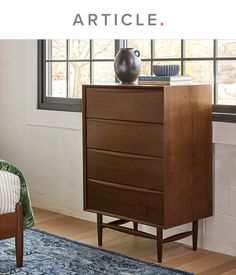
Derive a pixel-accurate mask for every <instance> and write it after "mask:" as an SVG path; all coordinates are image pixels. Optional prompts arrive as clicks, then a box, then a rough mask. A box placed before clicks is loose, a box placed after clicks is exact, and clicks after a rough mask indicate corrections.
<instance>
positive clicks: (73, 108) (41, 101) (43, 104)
mask: <svg viewBox="0 0 236 275" xmlns="http://www.w3.org/2000/svg"><path fill="white" fill-rule="evenodd" d="M91 41H92V40H90V43H91ZM154 43H155V41H154V40H151V43H150V47H151V48H150V53H151V54H150V58H144V59H142V61H144V62H145V61H149V62H150V66H151V73H152V66H153V63H154V62H158V61H163V62H164V61H179V62H180V63H181V73H182V74H184V73H185V67H184V62H185V61H212V62H213V85H214V104H213V105H212V119H213V120H214V121H223V122H232V123H236V105H219V104H216V97H217V90H216V89H217V85H216V84H217V83H216V75H217V62H218V61H227V60H229V61H230V60H236V57H218V56H217V40H213V56H212V57H202V58H201V57H196V58H195V57H185V56H184V48H185V40H183V39H181V40H180V43H181V56H180V58H155V55H154V48H155V44H154ZM127 44H128V40H115V52H116V51H117V50H118V49H119V47H121V46H124V47H126V45H127ZM91 45H92V44H91ZM91 45H90V49H91V48H92V47H91ZM99 61H107V60H106V59H104V60H102V59H101V60H99ZM89 62H91V57H90V60H89ZM90 67H91V66H90ZM90 82H92V74H91V72H90ZM115 82H117V80H115ZM38 109H44V110H55V111H70V112H81V111H82V99H76V98H59V97H47V96H46V40H38Z"/></svg>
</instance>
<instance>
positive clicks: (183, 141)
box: [83, 85, 212, 261]
mask: <svg viewBox="0 0 236 275" xmlns="http://www.w3.org/2000/svg"><path fill="white" fill-rule="evenodd" d="M211 104H212V103H211V86H210V85H186V86H163V87H162V86H161V87H160V86H139V85H84V86H83V165H84V209H85V210H86V211H91V212H95V213H97V218H98V219H97V222H98V242H99V245H102V229H103V228H104V227H108V228H111V229H115V230H118V231H123V232H126V233H130V234H134V235H139V236H143V237H148V238H153V239H156V240H157V252H158V260H159V261H161V259H162V244H163V243H165V242H168V241H173V240H177V239H180V238H183V237H187V236H190V235H192V236H193V249H194V250H196V249H197V231H198V230H197V229H198V220H199V219H202V218H205V217H208V216H211V215H212V129H211V124H212V122H211ZM102 215H108V216H111V217H115V218H118V220H116V221H113V222H111V223H104V222H103V220H102ZM128 221H132V222H133V223H134V228H133V229H131V228H127V227H124V226H122V224H124V223H126V222H128ZM189 222H192V223H193V229H192V230H191V231H189V232H184V233H181V234H178V235H175V236H172V237H169V238H167V239H163V229H167V228H171V227H175V226H178V225H181V224H185V223H189ZM139 223H141V224H146V225H151V226H155V227H156V228H157V234H156V235H155V236H154V235H150V234H147V233H145V232H141V231H140V230H138V224H139Z"/></svg>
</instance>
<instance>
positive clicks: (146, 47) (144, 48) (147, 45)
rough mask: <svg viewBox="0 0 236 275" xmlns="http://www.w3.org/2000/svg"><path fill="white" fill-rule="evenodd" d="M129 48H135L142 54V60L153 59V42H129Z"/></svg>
mask: <svg viewBox="0 0 236 275" xmlns="http://www.w3.org/2000/svg"><path fill="white" fill-rule="evenodd" d="M127 45H128V47H129V48H134V49H135V50H138V51H139V52H140V57H141V59H146V58H147V59H150V58H151V40H149V39H139V40H128V44H127Z"/></svg>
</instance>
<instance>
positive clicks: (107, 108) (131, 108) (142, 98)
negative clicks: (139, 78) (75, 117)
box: [86, 88, 163, 123]
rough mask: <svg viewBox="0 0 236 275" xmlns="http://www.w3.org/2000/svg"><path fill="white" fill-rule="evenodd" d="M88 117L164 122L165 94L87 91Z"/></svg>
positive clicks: (107, 90) (137, 90) (145, 91)
mask: <svg viewBox="0 0 236 275" xmlns="http://www.w3.org/2000/svg"><path fill="white" fill-rule="evenodd" d="M86 109H87V117H91V118H107V119H117V120H130V121H146V122H157V123H162V122H163V92H162V91H161V90H160V91H158V90H148V89H147V90H145V89H142V90H140V89H128V88H126V89H123V88H122V89H119V88H113V89H112V88H107V89H105V88H104V89H96V90H94V89H92V88H87V89H86Z"/></svg>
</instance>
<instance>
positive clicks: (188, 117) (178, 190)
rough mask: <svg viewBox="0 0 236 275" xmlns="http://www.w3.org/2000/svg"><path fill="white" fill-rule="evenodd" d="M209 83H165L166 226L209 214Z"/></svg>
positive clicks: (210, 131)
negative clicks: (170, 84) (189, 84)
mask: <svg viewBox="0 0 236 275" xmlns="http://www.w3.org/2000/svg"><path fill="white" fill-rule="evenodd" d="M210 87H211V86H210V85H192V86H182V87H178V86H176V87H165V92H164V95H165V99H164V102H165V106H164V110H165V111H164V112H165V113H164V132H165V138H164V139H165V143H164V162H165V165H164V167H165V171H164V174H165V183H164V186H165V187H164V190H165V192H164V197H165V199H164V204H165V207H164V209H165V215H164V216H165V226H166V228H169V227H172V226H177V225H180V224H184V223H188V222H192V221H196V220H199V219H202V218H205V217H209V216H211V215H212V122H211V112H212V107H211V106H212V103H211V88H210Z"/></svg>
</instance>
